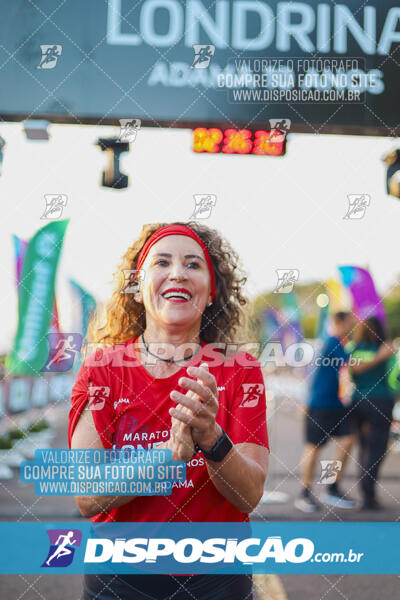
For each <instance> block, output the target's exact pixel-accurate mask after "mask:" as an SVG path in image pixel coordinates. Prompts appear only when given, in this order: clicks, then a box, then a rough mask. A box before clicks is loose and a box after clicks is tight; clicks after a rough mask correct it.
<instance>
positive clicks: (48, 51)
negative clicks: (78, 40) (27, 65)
mask: <svg viewBox="0 0 400 600" xmlns="http://www.w3.org/2000/svg"><path fill="white" fill-rule="evenodd" d="M40 50H41V52H42V58H41V59H40V63H39V64H38V66H37V67H36V68H37V69H54V67H55V66H56V64H57V61H58V59H59V57H60V56H61V52H62V46H60V45H59V44H43V45H42V44H41V45H40Z"/></svg>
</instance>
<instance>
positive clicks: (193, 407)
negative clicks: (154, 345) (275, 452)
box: [170, 364, 268, 513]
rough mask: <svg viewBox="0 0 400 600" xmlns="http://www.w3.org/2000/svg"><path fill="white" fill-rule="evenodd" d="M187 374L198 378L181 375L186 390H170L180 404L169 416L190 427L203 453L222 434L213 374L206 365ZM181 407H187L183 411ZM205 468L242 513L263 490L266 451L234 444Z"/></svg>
mask: <svg viewBox="0 0 400 600" xmlns="http://www.w3.org/2000/svg"><path fill="white" fill-rule="evenodd" d="M187 371H188V374H189V375H191V376H192V377H197V381H195V380H194V379H189V378H188V377H182V378H181V379H180V380H179V382H178V383H179V385H180V386H182V387H184V388H185V389H187V390H188V393H186V394H182V393H181V392H178V391H177V390H174V391H173V392H171V398H172V400H174V401H175V402H177V403H179V407H177V408H171V409H170V414H171V416H172V417H174V418H176V419H178V420H180V421H182V422H183V423H186V424H187V425H190V426H191V427H192V437H193V440H194V441H195V442H196V443H197V444H198V445H199V446H200V447H201V448H202V449H203V450H205V451H206V452H207V451H209V450H211V448H212V447H213V446H214V445H215V443H216V442H217V440H218V439H219V438H220V437H221V434H222V429H221V427H220V426H219V425H218V423H216V421H215V417H216V415H217V412H218V399H217V398H218V390H217V384H216V381H215V377H214V376H213V375H212V374H211V373H210V372H209V371H208V367H207V364H202V365H201V367H199V368H198V367H189V368H188V370H187ZM182 407H186V408H188V409H190V412H187V411H185V412H183V410H182ZM207 469H208V472H209V475H210V478H211V480H212V481H213V483H214V485H215V487H216V488H217V489H218V491H219V492H220V493H221V494H222V495H223V496H224V497H225V498H226V499H227V500H229V502H231V503H232V504H233V505H234V506H236V508H238V509H239V510H241V511H242V512H246V513H249V512H251V511H252V510H254V509H255V507H256V506H257V504H258V503H259V501H260V499H261V496H262V494H263V491H264V483H265V479H266V477H267V471H268V450H267V449H266V448H264V447H263V446H259V445H257V444H250V443H243V444H236V445H235V446H234V447H233V448H232V449H231V450H230V451H229V453H228V454H227V455H226V456H225V458H224V460H223V461H221V462H213V461H210V460H207Z"/></svg>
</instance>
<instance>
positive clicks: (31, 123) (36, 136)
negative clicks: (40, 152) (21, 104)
mask: <svg viewBox="0 0 400 600" xmlns="http://www.w3.org/2000/svg"><path fill="white" fill-rule="evenodd" d="M22 124H23V126H24V132H25V135H26V137H27V139H28V140H46V141H47V140H48V139H49V137H50V136H49V132H48V131H47V129H48V126H49V125H50V123H49V121H43V120H41V119H29V120H27V121H23V123H22Z"/></svg>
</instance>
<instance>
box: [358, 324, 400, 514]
mask: <svg viewBox="0 0 400 600" xmlns="http://www.w3.org/2000/svg"><path fill="white" fill-rule="evenodd" d="M354 342H355V347H354V350H353V352H352V358H353V359H355V360H356V362H358V364H356V365H355V366H352V367H351V374H352V378H353V382H354V392H353V394H352V399H351V401H352V404H351V413H352V423H353V425H354V428H355V432H356V435H357V438H358V442H359V450H360V454H359V465H360V478H359V483H360V488H361V493H362V497H363V504H362V506H361V508H362V509H364V510H377V509H379V508H380V504H379V502H378V500H377V498H376V494H375V488H376V482H377V480H378V473H379V468H380V466H381V464H382V461H383V459H384V458H385V455H386V450H387V445H388V441H389V431H390V425H391V422H392V413H393V406H394V398H395V392H394V391H393V390H392V389H391V387H390V386H389V375H390V372H391V370H392V368H393V361H392V357H393V353H394V349H393V345H392V343H391V342H390V341H389V340H388V339H387V335H386V332H385V328H384V326H383V324H382V323H381V321H380V320H379V319H377V318H376V317H369V318H368V319H365V321H362V322H361V323H360V324H359V325H358V326H357V328H356V331H355V334H354Z"/></svg>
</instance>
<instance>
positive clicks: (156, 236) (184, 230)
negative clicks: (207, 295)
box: [136, 225, 215, 300]
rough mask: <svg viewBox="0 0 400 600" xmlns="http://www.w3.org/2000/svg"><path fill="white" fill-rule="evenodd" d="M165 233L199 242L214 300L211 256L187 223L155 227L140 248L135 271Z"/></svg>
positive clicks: (165, 235)
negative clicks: (155, 229)
mask: <svg viewBox="0 0 400 600" xmlns="http://www.w3.org/2000/svg"><path fill="white" fill-rule="evenodd" d="M167 235H185V236H186V237H190V238H192V240H195V242H197V243H198V244H199V246H200V247H201V249H202V250H203V253H204V258H205V259H206V262H207V266H208V271H209V273H210V279H211V299H212V300H214V298H215V275H214V269H213V266H212V262H211V258H210V255H209V253H208V250H207V246H206V245H205V243H204V242H203V240H202V239H201V238H200V237H199V236H198V235H197V233H196V232H195V231H193V229H191V228H190V227H188V226H187V225H166V226H165V227H161V229H157V231H155V232H154V233H153V235H151V236H150V237H149V239H148V240H147V242H146V243H145V245H144V246H143V248H142V249H141V251H140V253H139V257H138V259H137V263H136V271H138V270H139V269H140V267H141V266H142V265H143V263H144V261H145V260H146V257H147V255H148V253H149V251H150V248H152V247H153V246H154V244H156V243H157V242H158V241H159V240H161V239H162V238H164V237H167Z"/></svg>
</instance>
